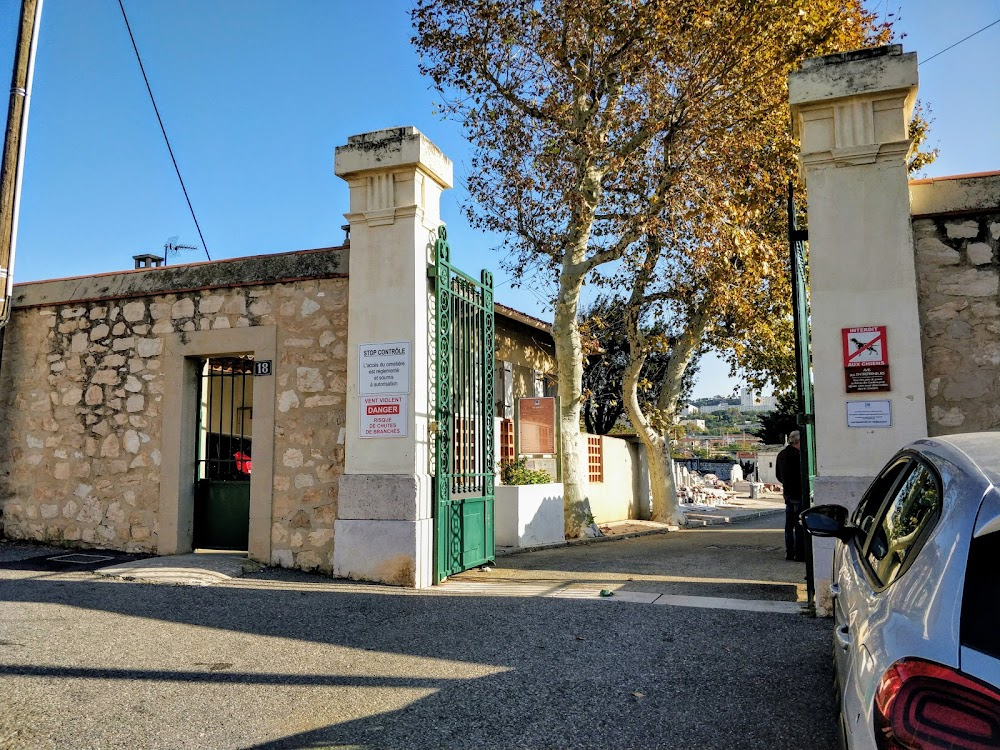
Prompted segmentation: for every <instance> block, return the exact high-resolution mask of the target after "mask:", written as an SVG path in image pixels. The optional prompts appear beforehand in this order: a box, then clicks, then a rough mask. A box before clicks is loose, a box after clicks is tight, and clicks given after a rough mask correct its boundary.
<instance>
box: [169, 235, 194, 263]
mask: <svg viewBox="0 0 1000 750" xmlns="http://www.w3.org/2000/svg"><path fill="white" fill-rule="evenodd" d="M179 239H180V237H179V236H178V235H176V234H175V235H174V236H173V237H171V238H170V239H168V240H167V241H166V242H165V243H164V244H163V265H167V264H168V263H169V262H170V254H171V253H173V254H174V255H177V254H178V253H180V252H182V251H184V250H197V249H198V246H197V245H179V244H177V241H178V240H179Z"/></svg>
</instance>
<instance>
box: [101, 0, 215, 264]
mask: <svg viewBox="0 0 1000 750" xmlns="http://www.w3.org/2000/svg"><path fill="white" fill-rule="evenodd" d="M118 7H119V8H121V9H122V18H124V19H125V28H126V29H128V38H129V39H131V40H132V49H134V50H135V59H136V60H137V61H138V63H139V70H140V71H141V72H142V80H143V81H145V83H146V91H148V92H149V101H150V102H152V103H153V111H154V112H155V113H156V121H157V122H158V123H160V132H161V133H163V140H164V141H165V142H166V144H167V151H169V152H170V161H172V162H173V163H174V171H175V172H177V179H178V180H179V181H180V183H181V190H182V191H184V200H186V201H187V204H188V210H189V211H191V218H192V219H194V226H195V229H197V230H198V236H199V237H200V238H201V246H202V247H203V248H204V250H205V257H207V258H208V259H209V260H212V256H211V255H209V254H208V245H207V244H206V242H205V237H204V235H202V233H201V226H200V225H199V224H198V217H197V216H195V215H194V206H192V205H191V198H190V197H188V191H187V188H186V187H185V186H184V178H183V177H181V170H180V167H178V166H177V159H175V158H174V150H173V149H172V148H171V147H170V139H169V138H167V130H166V128H164V127H163V118H161V117H160V110H159V108H158V107H157V106H156V99H154V98H153V89H152V88H150V86H149V79H148V78H147V77H146V68H145V67H143V64H142V58H141V57H140V56H139V48H138V47H137V46H136V44H135V37H134V36H133V35H132V27H131V26H130V25H129V22H128V16H127V15H126V14H125V6H124V5H122V0H118Z"/></svg>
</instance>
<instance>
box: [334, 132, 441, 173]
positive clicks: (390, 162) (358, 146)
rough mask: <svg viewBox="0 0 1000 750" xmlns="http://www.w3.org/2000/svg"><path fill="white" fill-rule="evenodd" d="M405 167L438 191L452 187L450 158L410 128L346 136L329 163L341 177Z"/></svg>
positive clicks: (421, 134) (425, 137) (422, 135)
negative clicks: (423, 176)
mask: <svg viewBox="0 0 1000 750" xmlns="http://www.w3.org/2000/svg"><path fill="white" fill-rule="evenodd" d="M405 167H412V168H417V169H419V170H420V171H421V172H424V173H426V174H427V175H429V176H430V177H431V178H433V179H434V181H435V182H437V183H438V184H439V185H441V187H442V188H446V189H447V188H450V187H451V186H452V184H453V179H454V178H453V171H454V170H453V167H452V163H451V159H449V158H448V157H447V156H445V155H444V153H443V152H442V151H441V149H439V148H438V147H437V146H435V145H434V144H433V143H432V142H431V141H430V139H429V138H427V136H425V135H424V134H423V133H421V132H420V131H419V130H417V129H416V128H415V127H413V126H412V125H407V126H405V127H401V128H386V129H384V130H374V131H372V132H370V133H360V134H358V135H352V136H349V137H348V139H347V145H345V146H337V149H336V151H335V155H334V160H333V171H334V173H335V174H336V175H337V176H338V177H343V178H347V177H350V176H355V175H358V174H360V173H363V172H387V171H391V170H395V169H400V168H405Z"/></svg>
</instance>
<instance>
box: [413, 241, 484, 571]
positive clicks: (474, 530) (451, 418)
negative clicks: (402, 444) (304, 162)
mask: <svg viewBox="0 0 1000 750" xmlns="http://www.w3.org/2000/svg"><path fill="white" fill-rule="evenodd" d="M450 252H451V250H450V248H449V245H448V234H447V232H446V230H445V228H444V227H441V228H440V229H439V230H438V239H437V242H436V243H435V246H434V256H435V264H434V266H433V267H432V268H431V269H430V271H429V273H430V275H431V276H433V277H434V280H435V284H434V287H435V297H436V311H435V324H436V333H435V342H436V347H435V348H436V352H435V361H436V365H435V378H436V380H435V404H436V407H435V411H436V415H435V416H436V420H435V423H436V429H434V430H433V433H434V438H435V439H434V582H435V583H440V582H441V581H443V580H444V579H445V578H447V577H448V576H450V575H452V574H454V573H458V572H460V571H463V570H467V569H469V568H472V567H475V566H476V565H484V564H485V563H488V562H491V561H492V560H493V559H494V556H495V549H494V536H493V499H494V489H493V477H494V466H493V431H494V420H493V417H494V409H495V407H494V397H493V362H494V358H495V355H494V346H493V333H494V328H493V325H494V323H493V275H492V274H491V273H490V272H489V271H486V270H485V269H484V270H483V271H482V272H481V274H480V281H476V280H475V279H473V278H472V277H471V276H467V275H466V274H464V273H462V272H461V271H459V270H458V269H457V268H455V267H454V266H453V265H451V259H450Z"/></svg>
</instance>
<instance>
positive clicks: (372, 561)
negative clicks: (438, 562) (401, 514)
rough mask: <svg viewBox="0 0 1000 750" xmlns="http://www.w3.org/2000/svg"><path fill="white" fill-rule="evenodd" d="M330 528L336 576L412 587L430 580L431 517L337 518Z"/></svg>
mask: <svg viewBox="0 0 1000 750" xmlns="http://www.w3.org/2000/svg"><path fill="white" fill-rule="evenodd" d="M333 528H334V547H333V575H334V577H335V578H352V579H354V580H358V581H372V582H375V583H388V584H391V585H393V586H409V587H411V588H426V587H428V586H430V585H431V584H432V583H433V572H432V570H431V564H432V563H430V561H432V560H433V559H434V554H433V544H434V526H433V521H432V520H431V519H429V518H426V519H423V520H420V521H375V520H338V521H336V522H335V523H334V527H333ZM429 563H430V564H429Z"/></svg>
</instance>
